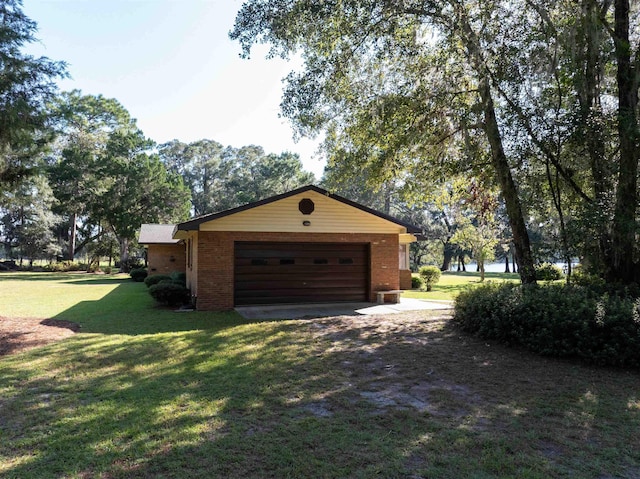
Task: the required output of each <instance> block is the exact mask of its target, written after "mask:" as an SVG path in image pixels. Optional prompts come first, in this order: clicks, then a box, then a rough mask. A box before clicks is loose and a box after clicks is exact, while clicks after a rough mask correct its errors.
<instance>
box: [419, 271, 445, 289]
mask: <svg viewBox="0 0 640 479" xmlns="http://www.w3.org/2000/svg"><path fill="white" fill-rule="evenodd" d="M419 273H420V277H421V278H422V280H423V281H424V286H425V288H426V289H427V291H431V289H432V287H433V285H434V284H437V283H438V281H440V268H438V267H437V266H423V267H422V268H420V271H419Z"/></svg>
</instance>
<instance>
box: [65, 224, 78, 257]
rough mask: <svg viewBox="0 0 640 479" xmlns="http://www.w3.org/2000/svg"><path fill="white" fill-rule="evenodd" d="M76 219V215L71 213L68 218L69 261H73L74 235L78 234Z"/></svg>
mask: <svg viewBox="0 0 640 479" xmlns="http://www.w3.org/2000/svg"><path fill="white" fill-rule="evenodd" d="M77 220H78V215H76V214H75V213H73V214H72V215H71V218H70V220H69V246H68V249H67V258H68V259H69V261H73V258H74V257H75V252H76V236H77V234H78V226H77Z"/></svg>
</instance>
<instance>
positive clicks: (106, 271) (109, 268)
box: [102, 266, 113, 274]
mask: <svg viewBox="0 0 640 479" xmlns="http://www.w3.org/2000/svg"><path fill="white" fill-rule="evenodd" d="M102 271H104V274H111V271H113V270H112V268H111V266H105V267H104V268H102Z"/></svg>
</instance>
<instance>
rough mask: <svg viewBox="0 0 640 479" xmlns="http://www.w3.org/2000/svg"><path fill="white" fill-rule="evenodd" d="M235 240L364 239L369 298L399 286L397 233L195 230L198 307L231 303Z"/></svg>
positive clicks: (219, 307) (228, 306) (222, 306)
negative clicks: (368, 262)
mask: <svg viewBox="0 0 640 479" xmlns="http://www.w3.org/2000/svg"><path fill="white" fill-rule="evenodd" d="M235 241H286V242H308V243H361V244H362V243H366V244H369V245H370V250H371V256H370V284H369V293H370V298H369V300H370V301H375V299H376V292H377V291H381V290H389V289H399V286H400V283H399V273H398V235H397V234H366V233H351V234H350V233H335V234H331V233H266V232H264V233H255V232H213V231H200V232H199V234H198V271H197V278H198V285H197V291H198V298H197V303H196V304H197V309H198V310H204V311H206V310H227V309H232V308H233V306H234V304H233V269H234V242H235Z"/></svg>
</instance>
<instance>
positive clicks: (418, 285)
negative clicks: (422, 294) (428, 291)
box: [411, 276, 424, 289]
mask: <svg viewBox="0 0 640 479" xmlns="http://www.w3.org/2000/svg"><path fill="white" fill-rule="evenodd" d="M423 284H424V281H422V278H421V277H420V276H411V288H412V289H422V285H423Z"/></svg>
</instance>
